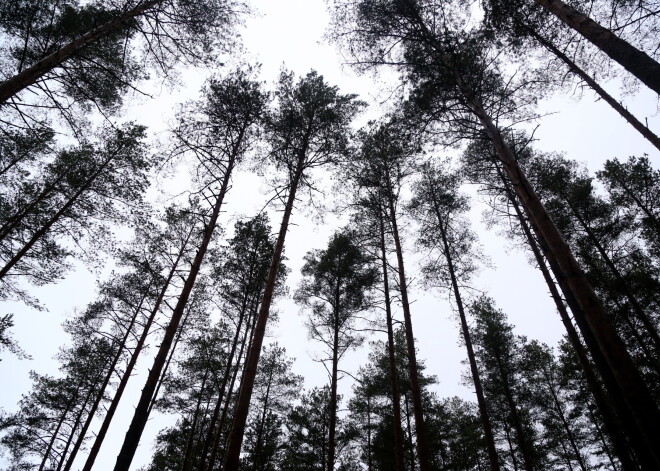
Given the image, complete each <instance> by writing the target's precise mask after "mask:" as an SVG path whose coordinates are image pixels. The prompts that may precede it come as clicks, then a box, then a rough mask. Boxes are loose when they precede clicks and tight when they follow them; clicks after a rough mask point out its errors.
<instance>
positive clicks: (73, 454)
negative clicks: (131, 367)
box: [64, 283, 151, 471]
mask: <svg viewBox="0 0 660 471" xmlns="http://www.w3.org/2000/svg"><path fill="white" fill-rule="evenodd" d="M150 289H151V283H149V285H148V286H147V290H146V291H145V293H144V294H143V296H142V299H140V303H139V304H138V306H137V307H136V308H135V312H134V314H133V317H132V318H131V321H130V323H129V324H128V327H127V328H126V332H125V333H124V336H123V337H122V339H121V342H120V343H119V346H118V347H117V353H116V354H115V356H114V358H113V359H112V361H111V363H110V366H109V367H108V371H107V373H106V375H105V377H104V378H103V383H101V387H100V388H99V390H98V393H97V395H96V399H95V400H94V403H93V404H92V408H91V409H90V411H89V413H88V414H87V418H86V419H85V423H84V424H83V427H82V429H81V430H80V434H79V435H78V439H77V440H76V443H75V444H74V446H73V450H71V455H69V458H68V460H67V463H66V466H65V467H64V471H69V470H70V469H71V466H73V462H74V460H75V459H76V455H77V454H78V450H79V449H80V447H81V446H82V443H83V441H84V440H85V435H87V430H88V429H89V426H90V425H91V423H92V420H93V419H94V416H95V414H96V411H97V410H98V407H99V405H100V404H101V401H102V400H103V395H104V393H105V389H106V388H107V387H108V384H109V383H110V379H112V376H113V375H114V374H115V372H116V371H115V369H116V367H117V363H119V359H120V358H121V356H122V354H123V353H124V348H125V347H126V341H127V340H128V337H129V336H130V334H131V332H133V326H134V325H135V321H136V320H137V317H138V315H139V314H140V312H141V311H142V305H143V304H144V301H145V299H147V296H148V294H149V290H150Z"/></svg>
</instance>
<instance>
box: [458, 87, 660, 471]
mask: <svg viewBox="0 0 660 471" xmlns="http://www.w3.org/2000/svg"><path fill="white" fill-rule="evenodd" d="M467 96H469V94H468V95H467ZM470 106H471V108H472V111H473V112H474V114H475V115H476V116H477V118H478V119H479V121H480V122H481V124H482V125H483V127H484V130H485V132H486V134H487V135H488V137H489V138H490V139H491V141H492V143H493V145H494V147H495V150H496V152H497V155H498V158H499V159H500V161H501V162H502V163H503V164H504V168H505V171H506V173H507V175H508V178H509V180H510V181H511V183H512V185H513V188H514V189H515V192H516V194H517V196H518V198H519V200H520V202H521V204H522V206H523V208H524V209H525V212H526V213H527V215H528V216H529V218H530V220H531V221H532V222H533V227H534V229H535V230H538V231H539V236H540V237H542V238H543V240H544V242H545V244H547V248H548V254H547V256H548V257H549V259H552V260H553V261H554V262H556V264H557V268H558V269H559V270H560V271H561V273H562V274H563V275H564V279H565V281H566V284H567V286H568V287H569V288H570V290H571V292H572V294H573V295H574V297H575V300H576V301H577V303H578V304H579V305H580V308H581V310H582V312H583V313H584V315H585V318H586V321H587V324H588V328H589V329H590V330H591V331H592V332H593V334H594V337H595V339H596V341H597V343H598V347H599V349H600V351H601V352H602V354H603V356H604V358H605V359H606V360H607V363H608V365H609V367H610V368H611V370H612V373H613V374H614V377H615V378H616V381H617V383H618V384H619V385H620V387H621V391H622V392H623V394H624V397H625V400H626V403H627V404H628V406H629V407H630V409H631V410H632V411H633V413H634V415H635V419H636V421H637V422H638V424H639V426H640V429H641V430H642V431H643V439H644V441H645V446H646V447H647V448H648V449H649V450H656V451H655V452H654V451H652V453H657V452H658V451H660V412H659V411H658V406H657V405H656V403H655V401H654V400H653V398H652V396H651V394H650V392H649V391H648V389H647V387H646V384H645V383H644V380H643V379H642V377H641V375H640V374H639V371H638V370H637V367H636V365H635V363H634V362H633V360H632V358H631V357H630V354H629V353H628V351H627V350H626V347H625V345H624V343H623V342H622V340H621V338H620V337H619V336H618V334H617V332H616V330H615V329H614V326H613V325H612V323H611V322H610V320H609V319H608V317H607V315H606V314H605V311H604V309H603V306H602V304H601V303H600V300H599V299H598V297H597V296H596V294H595V293H594V290H593V288H592V286H591V284H590V283H589V281H588V280H587V279H586V277H585V275H584V273H583V272H582V269H581V268H580V266H579V265H578V263H577V261H576V260H575V258H574V256H573V254H572V253H571V250H570V248H569V247H568V245H567V244H566V241H565V240H564V239H563V237H562V236H561V234H560V233H559V231H558V230H557V227H556V226H555V225H554V223H553V222H552V220H551V219H550V216H549V215H548V213H547V211H546V210H545V208H544V207H543V204H542V203H541V201H540V199H539V197H538V195H537V194H536V192H535V191H534V189H533V188H532V186H531V185H530V183H529V181H528V180H527V178H526V176H525V175H524V173H523V171H522V169H521V168H520V166H519V165H518V162H517V160H516V159H515V157H514V156H513V154H512V152H511V150H510V149H509V148H508V146H507V145H506V143H505V142H504V139H503V138H502V136H501V134H500V132H499V130H498V129H497V127H496V126H495V124H493V121H492V120H491V118H490V116H489V115H488V114H487V113H486V111H485V110H484V109H483V107H482V106H481V104H480V103H479V102H478V101H477V100H474V99H473V100H472V101H471V103H470ZM656 459H657V461H658V465H659V466H660V457H657V456H656Z"/></svg>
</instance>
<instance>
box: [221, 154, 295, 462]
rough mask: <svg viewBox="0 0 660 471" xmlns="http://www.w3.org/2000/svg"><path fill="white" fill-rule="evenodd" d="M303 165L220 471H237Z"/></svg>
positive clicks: (279, 241)
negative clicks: (262, 346) (255, 379)
mask: <svg viewBox="0 0 660 471" xmlns="http://www.w3.org/2000/svg"><path fill="white" fill-rule="evenodd" d="M304 161H305V151H304V149H303V151H301V152H300V155H299V157H298V162H297V164H296V169H295V172H294V174H293V178H292V180H291V187H290V189H289V197H288V200H287V202H286V206H285V208H284V214H283V216H282V224H281V225H280V233H279V235H278V237H277V242H276V243H275V251H274V253H273V259H272V260H271V263H270V267H269V269H268V277H267V278H266V285H265V288H264V295H263V299H262V300H261V307H260V309H259V314H258V316H257V321H256V325H255V330H254V336H253V339H252V345H251V346H250V350H249V351H248V357H247V360H246V362H245V371H244V373H243V378H242V379H241V388H240V391H239V393H238V401H237V402H236V410H235V411H234V421H233V423H232V428H231V432H230V434H229V444H228V445H227V454H226V455H225V462H224V465H223V470H224V471H237V470H238V466H239V458H240V454H241V445H242V443H243V434H244V433H245V423H246V421H247V416H248V411H249V409H250V399H251V398H252V390H253V389H254V378H255V376H256V375H257V365H258V363H259V356H260V354H261V345H262V343H263V340H264V335H265V334H266V323H267V322H268V315H269V314H270V305H271V303H272V300H273V294H274V292H275V281H276V280H277V272H278V270H279V266H280V261H281V259H282V250H283V249H284V240H285V239H286V232H287V230H288V227H289V218H290V217H291V212H292V211H293V203H294V202H295V200H296V191H297V189H298V184H299V183H300V179H301V177H302V173H303V165H304Z"/></svg>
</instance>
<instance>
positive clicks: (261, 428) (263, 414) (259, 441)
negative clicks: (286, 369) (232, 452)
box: [252, 368, 273, 471]
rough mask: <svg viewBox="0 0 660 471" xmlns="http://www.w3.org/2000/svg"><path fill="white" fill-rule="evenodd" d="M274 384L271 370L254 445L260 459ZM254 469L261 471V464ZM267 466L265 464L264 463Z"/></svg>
mask: <svg viewBox="0 0 660 471" xmlns="http://www.w3.org/2000/svg"><path fill="white" fill-rule="evenodd" d="M272 383H273V370H272V368H271V370H270V372H269V374H268V385H267V386H266V397H265V398H264V406H263V407H262V408H261V419H260V420H259V428H258V429H257V440H256V443H255V445H254V455H255V458H258V457H259V453H260V452H261V444H262V442H263V434H264V427H265V426H266V417H267V415H268V399H270V387H271V385H272ZM253 464H254V467H253V468H252V471H260V470H261V469H262V466H259V463H256V461H255V462H254V463H253ZM264 464H265V463H264Z"/></svg>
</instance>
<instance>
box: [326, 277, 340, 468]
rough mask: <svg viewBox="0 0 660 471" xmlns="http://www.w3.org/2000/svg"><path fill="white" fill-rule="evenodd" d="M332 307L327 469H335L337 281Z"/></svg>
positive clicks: (337, 342) (337, 341) (337, 357)
mask: <svg viewBox="0 0 660 471" xmlns="http://www.w3.org/2000/svg"><path fill="white" fill-rule="evenodd" d="M336 288H337V289H336V293H335V309H334V311H335V312H334V317H335V322H334V324H335V325H334V338H333V342H332V377H331V379H330V404H329V405H330V425H329V430H328V468H327V469H328V471H334V469H335V434H336V429H337V369H338V363H339V356H338V353H339V352H338V350H339V281H337V287H336Z"/></svg>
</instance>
